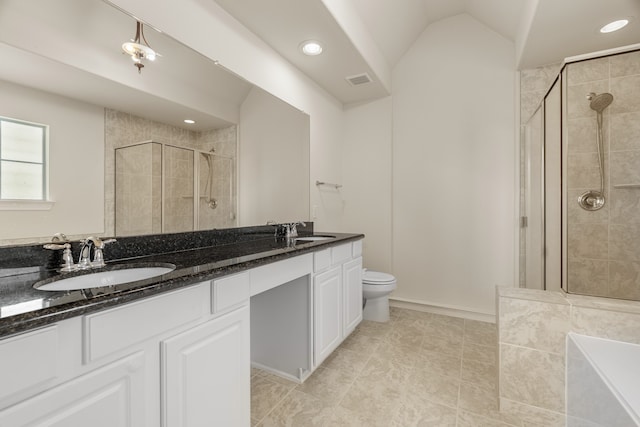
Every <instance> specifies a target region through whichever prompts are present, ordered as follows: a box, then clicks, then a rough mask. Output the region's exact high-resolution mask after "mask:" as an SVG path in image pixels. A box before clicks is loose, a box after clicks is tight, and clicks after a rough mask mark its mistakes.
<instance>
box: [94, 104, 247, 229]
mask: <svg viewBox="0 0 640 427" xmlns="http://www.w3.org/2000/svg"><path fill="white" fill-rule="evenodd" d="M143 141H155V142H160V143H167V144H171V145H175V146H178V147H185V148H192V149H197V150H202V151H211V150H212V149H213V150H215V153H216V154H217V155H219V156H224V157H225V158H228V159H230V162H231V166H230V167H231V168H232V170H231V171H230V173H228V174H225V178H224V180H223V182H220V186H221V187H222V188H225V189H229V190H227V191H226V193H225V195H224V197H221V200H220V202H221V203H220V204H219V208H220V211H219V212H220V214H217V215H213V216H212V215H208V216H205V217H204V221H205V222H204V223H203V224H201V225H200V228H201V229H211V228H228V227H234V226H236V225H237V223H236V220H235V209H236V206H237V186H236V182H235V179H234V174H235V169H234V168H235V164H236V152H237V150H236V148H237V128H236V126H230V127H228V128H223V129H216V130H211V131H206V132H193V131H189V130H185V129H182V128H178V127H174V126H170V125H167V124H164V123H159V122H154V121H151V120H148V119H145V118H142V117H138V116H135V115H132V114H128V113H123V112H121V111H116V110H111V109H105V235H107V236H112V235H114V234H115V154H114V149H115V148H117V147H122V146H126V145H130V144H135V143H139V142H143ZM227 171H228V170H227ZM165 209H167V206H165ZM216 209H218V208H216ZM176 214H179V212H176ZM175 216H180V215H174V217H175ZM213 221H215V223H214V222H213ZM178 222H179V221H178ZM182 225H184V224H180V223H177V224H172V229H175V230H178V229H182V228H183V227H182ZM173 226H175V227H173ZM153 232H155V231H153ZM145 234H146V233H145Z"/></svg>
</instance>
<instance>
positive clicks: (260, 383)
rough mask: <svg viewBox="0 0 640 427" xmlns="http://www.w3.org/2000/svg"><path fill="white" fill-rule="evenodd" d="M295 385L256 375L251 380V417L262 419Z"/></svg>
mask: <svg viewBox="0 0 640 427" xmlns="http://www.w3.org/2000/svg"><path fill="white" fill-rule="evenodd" d="M292 389H293V387H288V386H285V385H283V384H279V383H277V382H274V381H271V380H269V379H267V378H264V377H262V376H255V377H254V378H253V380H252V381H251V418H252V419H254V420H261V419H262V418H264V416H265V415H267V414H268V413H269V411H271V410H272V409H273V408H274V407H275V406H276V405H277V404H278V403H279V402H280V401H281V400H282V399H283V398H284V397H285V396H286V395H287V393H289V392H290V391H291V390H292Z"/></svg>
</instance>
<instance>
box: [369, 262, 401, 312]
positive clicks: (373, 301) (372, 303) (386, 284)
mask: <svg viewBox="0 0 640 427" xmlns="http://www.w3.org/2000/svg"><path fill="white" fill-rule="evenodd" d="M396 287H397V286H396V278H395V277H393V276H392V275H391V274H388V273H381V272H379V271H372V270H367V269H366V268H365V269H364V270H362V296H363V297H364V299H365V306H364V312H363V314H362V317H363V318H364V319H365V320H373V321H374V322H388V321H389V294H390V293H391V292H393V291H394V290H395V289H396Z"/></svg>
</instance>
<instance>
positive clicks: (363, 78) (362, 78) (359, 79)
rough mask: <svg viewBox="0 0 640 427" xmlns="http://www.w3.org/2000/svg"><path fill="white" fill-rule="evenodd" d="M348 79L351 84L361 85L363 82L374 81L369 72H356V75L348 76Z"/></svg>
mask: <svg viewBox="0 0 640 427" xmlns="http://www.w3.org/2000/svg"><path fill="white" fill-rule="evenodd" d="M346 79H347V81H348V82H349V84H350V85H351V86H360V85H363V84H367V83H371V82H372V81H373V80H371V77H369V74H367V73H362V74H356V75H355V76H349V77H346Z"/></svg>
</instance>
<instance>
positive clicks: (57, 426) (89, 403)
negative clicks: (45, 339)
mask: <svg viewBox="0 0 640 427" xmlns="http://www.w3.org/2000/svg"><path fill="white" fill-rule="evenodd" d="M43 357H46V355H43ZM144 365H145V355H144V352H138V353H136V354H133V355H131V356H128V357H125V358H123V359H120V360H118V361H116V362H113V363H111V364H109V365H106V366H104V367H102V368H100V369H97V370H95V371H93V372H90V373H88V374H85V375H83V376H80V377H78V378H75V379H73V380H71V381H69V382H67V383H64V384H62V385H60V386H57V387H54V388H52V389H50V390H48V391H46V392H44V393H42V394H39V395H36V396H35V397H32V398H31V399H28V400H25V401H23V402H21V403H19V404H17V405H14V406H11V407H9V408H7V409H5V410H3V411H0V426H25V425H28V426H32V427H45V426H46V427H87V426H91V427H131V426H144V425H146V424H145V418H144V417H145V404H146V403H145V399H150V398H152V395H153V393H150V392H149V393H145V391H146V390H145V375H144V371H145V370H144Z"/></svg>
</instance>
